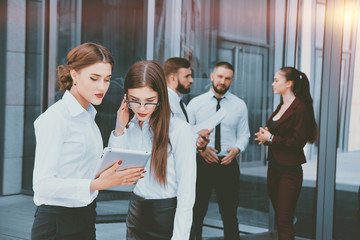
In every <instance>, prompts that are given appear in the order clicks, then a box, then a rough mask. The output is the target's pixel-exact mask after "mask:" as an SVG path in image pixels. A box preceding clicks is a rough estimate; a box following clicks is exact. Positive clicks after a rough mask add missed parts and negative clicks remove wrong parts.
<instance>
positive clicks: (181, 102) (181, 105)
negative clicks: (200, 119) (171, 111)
mask: <svg viewBox="0 0 360 240" xmlns="http://www.w3.org/2000/svg"><path fill="white" fill-rule="evenodd" d="M180 107H181V110H182V111H183V113H184V115H185V117H186V121H187V122H189V118H188V115H187V112H186V110H185V106H184V102H183V100H180Z"/></svg>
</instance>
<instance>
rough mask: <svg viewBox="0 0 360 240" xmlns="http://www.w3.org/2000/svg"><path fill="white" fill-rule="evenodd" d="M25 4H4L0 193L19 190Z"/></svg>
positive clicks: (16, 1)
mask: <svg viewBox="0 0 360 240" xmlns="http://www.w3.org/2000/svg"><path fill="white" fill-rule="evenodd" d="M25 17H26V1H22V0H8V1H7V26H6V27H7V44H6V51H5V55H6V63H5V72H6V77H5V108H4V109H5V111H4V115H5V122H4V139H6V141H5V142H4V143H3V148H4V154H3V171H2V173H3V174H2V177H3V179H2V182H3V185H2V193H1V194H3V195H7V194H16V193H20V191H21V183H22V157H23V133H24V97H25V91H24V89H25V36H26V34H25V26H26V21H25Z"/></svg>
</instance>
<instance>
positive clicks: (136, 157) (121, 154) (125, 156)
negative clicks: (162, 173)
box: [95, 147, 151, 177]
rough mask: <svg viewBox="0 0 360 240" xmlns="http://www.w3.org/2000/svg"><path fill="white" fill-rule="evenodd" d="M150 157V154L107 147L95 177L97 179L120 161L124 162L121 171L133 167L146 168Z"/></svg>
mask: <svg viewBox="0 0 360 240" xmlns="http://www.w3.org/2000/svg"><path fill="white" fill-rule="evenodd" d="M150 156H151V153H150V152H145V151H138V150H128V149H121V148H110V147H106V148H104V151H103V153H102V155H101V160H100V161H99V163H98V165H97V167H96V170H95V173H96V174H95V176H96V177H97V176H98V175H99V173H101V172H102V171H103V170H104V169H106V168H108V167H109V166H111V165H113V164H114V162H117V161H119V160H122V164H121V166H120V168H119V170H122V169H126V168H131V167H145V165H146V162H147V161H148V160H149V158H150Z"/></svg>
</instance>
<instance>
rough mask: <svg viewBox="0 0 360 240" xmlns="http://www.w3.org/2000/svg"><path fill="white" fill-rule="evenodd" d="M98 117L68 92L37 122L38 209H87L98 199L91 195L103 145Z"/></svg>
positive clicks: (34, 185) (36, 195) (92, 109)
mask: <svg viewBox="0 0 360 240" xmlns="http://www.w3.org/2000/svg"><path fill="white" fill-rule="evenodd" d="M95 115H96V110H95V108H94V107H93V106H92V105H91V104H90V105H89V107H88V109H87V110H85V109H84V108H83V107H82V106H81V105H80V104H79V102H78V101H77V100H76V99H75V97H74V96H73V95H72V94H71V93H70V92H69V91H66V92H65V94H64V96H63V98H62V99H61V100H59V101H58V102H56V103H55V104H54V105H52V106H51V107H49V108H48V109H47V110H46V112H44V113H43V114H41V115H40V116H39V117H38V118H37V119H36V120H35V122H34V127H35V135H36V152H35V166H34V174H33V189H34V202H35V204H36V205H42V204H46V205H55V206H64V207H83V206H86V205H88V204H90V203H91V202H92V201H93V200H94V199H95V198H96V196H97V194H98V191H90V183H91V180H92V179H94V171H95V167H96V165H97V162H98V161H99V160H100V156H101V153H102V149H103V142H102V138H101V134H100V131H99V128H98V126H97V125H96V123H95V121H94V118H95Z"/></svg>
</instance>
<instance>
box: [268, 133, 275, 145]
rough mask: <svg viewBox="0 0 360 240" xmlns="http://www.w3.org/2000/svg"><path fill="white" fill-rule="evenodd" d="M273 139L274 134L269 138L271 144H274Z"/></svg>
mask: <svg viewBox="0 0 360 240" xmlns="http://www.w3.org/2000/svg"><path fill="white" fill-rule="evenodd" d="M273 138H274V134H271V135H270V138H269V141H268V143H269V144H272V141H273Z"/></svg>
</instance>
